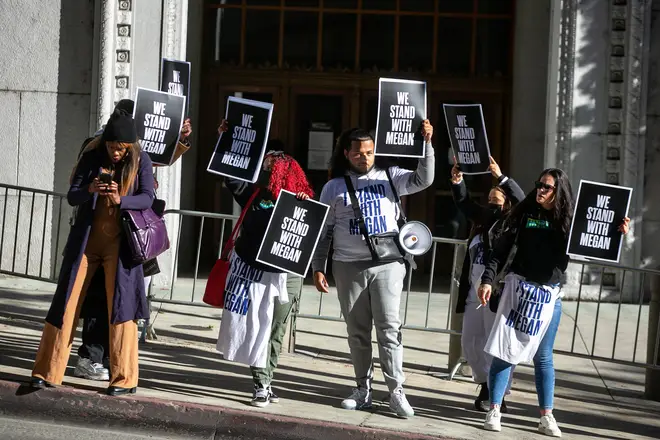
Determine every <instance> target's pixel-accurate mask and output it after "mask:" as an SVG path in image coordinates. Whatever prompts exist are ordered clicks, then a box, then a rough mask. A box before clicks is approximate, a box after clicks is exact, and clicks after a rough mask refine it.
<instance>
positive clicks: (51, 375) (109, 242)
mask: <svg viewBox="0 0 660 440" xmlns="http://www.w3.org/2000/svg"><path fill="white" fill-rule="evenodd" d="M96 145H97V146H96V147H95V148H91V149H89V150H88V151H86V152H85V153H84V154H83V155H82V157H81V159H80V161H79V163H78V165H77V167H76V170H75V172H74V174H73V177H72V179H71V187H70V188H69V192H68V193H67V200H68V202H69V204H70V205H71V206H75V207H77V208H78V210H77V213H76V219H75V223H74V224H73V226H72V227H71V231H70V233H69V237H68V239H67V244H66V250H65V253H64V258H63V260H62V268H61V270H60V276H59V280H58V284H57V289H56V291H55V295H54V297H53V301H52V304H51V307H50V310H49V311H48V315H47V317H46V324H45V326H44V331H43V334H42V336H41V343H40V344H39V350H38V351H37V357H36V360H35V363H34V368H33V370H32V378H31V386H32V387H35V388H43V387H46V386H52V385H59V384H61V383H62V380H63V377H64V372H65V370H66V366H67V362H68V359H69V354H70V351H71V343H72V341H73V334H74V332H75V329H76V323H77V322H78V317H79V314H80V305H82V302H83V301H84V298H85V295H86V293H87V289H88V287H89V285H90V283H91V281H92V278H93V276H94V274H95V273H96V270H97V269H98V268H99V267H100V266H102V267H103V270H104V272H105V293H106V299H107V305H108V312H109V313H108V319H109V321H110V324H111V325H110V341H109V342H110V343H109V348H110V372H111V374H110V386H109V387H108V389H107V393H108V394H109V395H113V396H117V395H123V394H127V393H135V391H136V387H137V382H138V347H137V343H138V338H137V325H136V323H135V320H137V319H144V318H148V316H149V310H148V308H147V302H146V296H145V291H144V275H143V272H142V265H140V264H139V265H134V264H133V263H131V262H130V258H124V256H125V255H127V250H126V249H125V248H124V246H125V244H124V240H123V237H122V234H123V231H122V228H121V226H120V221H121V220H120V213H121V211H122V210H142V209H147V208H150V207H151V204H152V202H153V198H154V195H153V194H154V192H153V187H154V176H153V172H152V164H151V160H150V159H149V156H148V155H147V154H146V153H145V152H143V151H141V149H140V144H139V143H138V139H137V133H136V130H135V124H134V122H133V118H132V117H131V116H129V115H127V114H126V113H123V112H121V111H115V113H113V115H112V116H111V117H110V119H109V121H108V124H107V125H106V127H105V130H104V132H103V135H102V138H101V142H98V143H97V144H96ZM108 175H109V176H110V179H109V178H108ZM108 182H109V183H108Z"/></svg>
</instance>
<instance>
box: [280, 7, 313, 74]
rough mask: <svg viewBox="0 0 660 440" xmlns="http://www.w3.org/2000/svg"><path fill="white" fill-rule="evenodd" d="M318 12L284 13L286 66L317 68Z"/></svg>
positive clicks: (304, 68)
mask: <svg viewBox="0 0 660 440" xmlns="http://www.w3.org/2000/svg"><path fill="white" fill-rule="evenodd" d="M318 28H319V14H318V12H298V11H286V12H285V13H284V64H285V66H284V67H285V68H293V69H303V70H306V69H311V68H316V51H317V41H318Z"/></svg>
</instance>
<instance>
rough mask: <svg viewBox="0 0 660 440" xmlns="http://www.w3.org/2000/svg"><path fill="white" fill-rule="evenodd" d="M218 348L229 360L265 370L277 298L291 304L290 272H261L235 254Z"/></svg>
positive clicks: (229, 276) (231, 259)
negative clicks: (288, 278)
mask: <svg viewBox="0 0 660 440" xmlns="http://www.w3.org/2000/svg"><path fill="white" fill-rule="evenodd" d="M229 261H230V269H229V274H228V275H227V283H226V284H225V307H224V310H223V311H222V322H221V324H220V333H219V335H218V344H217V345H216V348H217V350H218V351H220V352H222V354H223V357H224V358H225V359H227V360H229V361H235V362H240V363H243V364H247V365H250V366H253V367H257V368H265V367H266V360H267V358H268V341H269V340H270V335H271V327H272V322H273V308H274V300H275V297H278V300H279V302H281V303H286V302H288V295H287V292H286V273H273V272H264V271H263V270H258V269H255V268H253V267H252V266H250V265H248V264H247V263H245V262H244V261H243V260H241V258H240V257H239V256H238V255H237V254H236V253H235V252H232V255H231V257H230V260H229Z"/></svg>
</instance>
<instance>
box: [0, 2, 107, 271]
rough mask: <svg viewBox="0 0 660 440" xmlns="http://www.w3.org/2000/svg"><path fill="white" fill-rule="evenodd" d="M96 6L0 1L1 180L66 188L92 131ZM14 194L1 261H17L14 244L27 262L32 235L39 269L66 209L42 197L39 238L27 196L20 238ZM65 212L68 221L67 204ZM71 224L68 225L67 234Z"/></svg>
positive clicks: (36, 215)
mask: <svg viewBox="0 0 660 440" xmlns="http://www.w3.org/2000/svg"><path fill="white" fill-rule="evenodd" d="M93 9H94V5H93V2H89V1H82V2H81V1H79V0H57V1H48V2H41V1H28V2H26V1H20V0H5V1H3V2H1V3H0V29H1V30H2V32H1V34H2V39H3V43H2V44H1V45H0V57H1V58H0V59H2V60H3V62H2V64H1V65H0V102H1V103H2V106H1V109H0V116H1V117H2V121H3V124H2V128H0V149H2V151H3V152H4V153H5V154H4V156H3V157H4V158H3V160H2V163H1V164H0V183H8V184H14V185H21V186H28V187H35V188H41V189H45V190H54V191H66V189H67V187H68V177H69V173H70V171H71V166H72V164H73V160H75V154H76V153H77V151H78V149H79V147H80V144H81V142H82V141H83V140H84V138H85V137H86V136H87V135H88V127H89V115H90V92H91V71H92V50H93ZM17 11H20V13H17ZM2 196H3V197H1V198H0V204H2V206H4V204H5V200H4V193H3V194H2ZM8 196H9V198H8V200H7V210H6V216H5V218H3V221H4V223H5V235H6V236H7V237H11V238H12V239H11V240H9V239H6V240H5V241H4V246H3V249H2V250H3V255H2V266H1V267H2V269H3V270H8V269H11V267H9V268H8V266H7V264H8V263H9V262H8V260H7V258H8V255H11V254H13V249H14V248H15V249H16V250H17V251H18V252H17V263H16V266H17V267H21V268H24V267H25V264H26V260H27V259H28V257H27V244H28V241H29V242H30V244H31V252H30V256H29V261H30V270H29V271H28V272H29V273H30V274H32V275H35V272H34V271H33V269H32V268H36V269H34V270H36V271H37V272H38V269H39V267H40V260H41V257H40V253H41V248H42V247H43V248H44V253H45V255H48V256H50V255H51V254H52V255H55V254H57V253H58V252H57V251H56V250H55V249H53V247H54V244H55V241H56V237H54V236H52V235H51V226H52V224H53V221H56V218H57V216H58V215H59V214H60V213H59V211H58V209H57V208H58V206H59V203H56V204H55V205H54V206H53V205H52V204H48V206H49V208H48V210H47V211H46V206H47V204H46V201H45V197H42V198H35V208H34V216H33V232H32V239H28V233H29V224H30V210H31V206H32V205H31V204H32V198H31V196H23V197H22V200H21V201H20V204H21V207H20V216H19V217H18V236H17V239H16V241H15V242H14V240H13V233H14V232H15V231H14V229H9V228H10V226H9V225H13V226H11V228H16V219H17V215H18V213H19V207H18V205H19V201H18V199H17V195H12V193H11V192H10V193H9V194H8ZM62 216H63V218H64V221H65V222H66V217H67V212H66V210H65V212H63V213H62ZM44 222H45V223H46V237H45V241H43V242H42V238H41V236H42V232H43V226H44V225H43V224H44ZM54 230H56V227H55V228H54V229H53V231H54ZM67 232H68V228H63V231H61V234H64V235H66V233H67ZM60 241H61V240H60ZM51 243H52V244H53V246H51ZM12 259H13V258H12ZM45 264H46V267H42V271H45V272H46V273H47V272H48V271H50V265H49V258H45Z"/></svg>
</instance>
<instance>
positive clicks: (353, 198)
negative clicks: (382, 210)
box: [344, 175, 378, 259]
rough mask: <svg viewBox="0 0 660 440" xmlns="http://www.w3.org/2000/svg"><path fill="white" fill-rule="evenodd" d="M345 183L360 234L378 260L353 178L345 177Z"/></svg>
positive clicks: (373, 256)
mask: <svg viewBox="0 0 660 440" xmlns="http://www.w3.org/2000/svg"><path fill="white" fill-rule="evenodd" d="M344 182H346V189H347V190H348V196H349V197H350V198H351V207H352V208H353V215H354V216H355V220H356V221H357V223H358V227H359V228H360V232H361V233H362V236H363V237H364V242H365V243H366V244H367V247H368V248H369V252H370V253H371V256H372V258H374V259H377V257H378V255H377V254H376V251H375V250H374V247H373V244H372V243H371V240H369V232H368V231H367V225H366V224H365V223H364V215H363V214H362V210H361V209H360V202H358V199H357V196H356V195H355V187H354V186H353V182H352V181H351V177H350V176H348V175H345V176H344Z"/></svg>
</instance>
